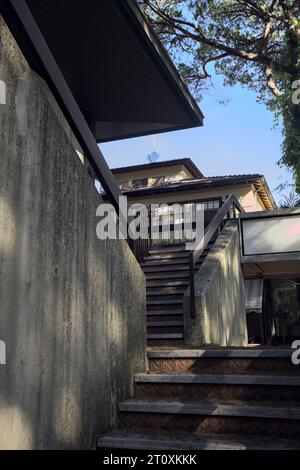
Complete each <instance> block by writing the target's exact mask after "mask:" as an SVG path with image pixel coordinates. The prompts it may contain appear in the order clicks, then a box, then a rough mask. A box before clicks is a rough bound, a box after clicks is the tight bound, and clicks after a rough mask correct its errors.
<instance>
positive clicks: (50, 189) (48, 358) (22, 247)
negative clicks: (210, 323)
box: [0, 19, 146, 449]
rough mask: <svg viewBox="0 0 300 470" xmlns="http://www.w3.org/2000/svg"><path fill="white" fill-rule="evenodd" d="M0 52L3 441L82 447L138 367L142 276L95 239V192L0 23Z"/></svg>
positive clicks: (102, 426)
mask: <svg viewBox="0 0 300 470" xmlns="http://www.w3.org/2000/svg"><path fill="white" fill-rule="evenodd" d="M0 53H1V54H0V57H1V60H0V78H2V79H3V80H4V81H5V83H6V84H7V100H6V105H5V106H1V107H0V133H1V135H0V153H1V156H2V162H1V164H2V171H1V173H0V308H1V323H0V337H1V339H2V340H4V341H5V343H6V347H7V364H6V365H5V366H1V367H0V382H1V389H0V448H2V449H31V448H34V449H38V448H43V449H45V448H47V449H50V448H51V449H59V448H64V449H68V448H70V449H75V448H76V449H84V448H85V449H88V448H91V447H92V446H93V443H94V441H93V440H94V438H95V436H96V435H97V434H98V433H101V432H104V431H106V430H107V429H109V428H111V427H114V426H115V424H116V405H117V402H118V401H119V400H121V399H123V398H125V397H128V396H129V395H130V392H131V385H132V375H133V373H134V372H136V371H141V370H143V368H144V364H145V362H144V361H145V344H146V340H145V338H146V331H145V326H146V321H145V285H144V276H143V273H142V271H141V269H140V267H139V265H138V264H137V262H136V260H135V258H134V256H133V254H132V253H131V251H130V249H129V247H128V246H127V244H126V242H123V241H117V240H115V241H100V240H98V239H97V238H96V231H95V228H96V217H95V214H96V207H97V205H98V204H99V202H100V198H99V195H98V194H97V192H96V190H95V188H94V186H93V183H92V181H91V180H90V179H89V177H88V175H87V173H86V171H85V169H84V167H83V166H82V164H81V162H80V160H79V159H78V157H77V156H76V153H75V151H74V147H73V145H72V143H71V142H70V139H69V138H68V136H67V134H66V133H65V131H64V129H63V127H62V125H61V123H60V121H59V119H58V117H57V115H56V113H55V112H54V111H53V108H52V107H51V106H50V105H49V101H50V99H51V100H52V97H51V98H49V99H48V96H47V93H49V92H48V91H47V87H46V86H45V84H44V83H42V82H41V80H40V79H39V78H38V77H37V76H36V75H35V74H34V73H33V72H32V71H30V69H29V68H28V65H27V63H26V62H25V60H24V58H23V56H22V54H21V53H20V51H19V49H18V48H17V46H16V44H15V42H14V40H13V38H12V37H11V35H10V33H9V31H8V30H7V28H6V25H5V24H4V22H3V20H2V19H0ZM21 104H22V106H21Z"/></svg>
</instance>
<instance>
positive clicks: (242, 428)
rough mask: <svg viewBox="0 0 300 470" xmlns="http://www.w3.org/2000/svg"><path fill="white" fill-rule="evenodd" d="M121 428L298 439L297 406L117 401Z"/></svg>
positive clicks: (299, 408) (298, 408)
mask: <svg viewBox="0 0 300 470" xmlns="http://www.w3.org/2000/svg"><path fill="white" fill-rule="evenodd" d="M119 409H120V415H119V416H120V421H119V422H120V428H121V429H128V428H129V429H135V431H136V432H145V431H148V430H153V429H155V431H156V432H157V433H159V432H160V431H164V432H166V431H169V432H178V431H181V432H190V433H197V434H207V433H209V434H212V433H214V434H221V433H224V434H225V433H226V434H227V433H229V434H232V433H235V434H237V435H247V436H249V435H255V436H270V437H272V438H292V439H299V435H300V406H299V404H298V405H297V404H289V405H288V406H283V405H282V403H276V404H275V403H273V404H272V405H266V404H265V403H262V404H257V403H253V404H251V405H249V402H246V403H244V402H232V401H227V402H217V401H198V402H188V401H178V400H174V401H166V400H153V397H152V399H149V400H146V399H141V400H138V399H134V400H127V401H125V402H122V403H121V404H120V407H119Z"/></svg>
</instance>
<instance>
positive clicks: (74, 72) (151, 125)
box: [22, 0, 203, 142]
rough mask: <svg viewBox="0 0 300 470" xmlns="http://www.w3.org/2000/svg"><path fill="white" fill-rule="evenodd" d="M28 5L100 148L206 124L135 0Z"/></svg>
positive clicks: (31, 1)
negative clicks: (116, 141)
mask: <svg viewBox="0 0 300 470" xmlns="http://www.w3.org/2000/svg"><path fill="white" fill-rule="evenodd" d="M22 1H23V0H22ZM26 3H27V6H28V7H29V9H30V11H31V13H32V15H33V17H34V20H35V22H36V23H37V25H38V27H39V29H40V31H41V33H42V35H43V37H44V39H45V40H46V42H47V45H48V46H49V47H50V49H51V52H52V54H53V56H54V58H55V60H56V62H57V63H58V65H59V68H60V70H61V72H62V73H63V76H64V78H65V80H66V82H67V84H68V86H69V88H70V90H71V92H72V93H73V96H74V98H75V99H76V101H77V103H78V104H79V107H80V109H81V111H82V113H83V114H84V116H85V118H86V121H87V122H88V124H89V126H90V129H91V130H92V133H93V135H94V137H95V138H96V140H97V142H105V141H111V140H116V139H123V138H128V137H134V136H140V135H145V134H153V133H159V132H164V131H171V130H178V129H184V128H190V127H195V126H200V125H202V124H203V115H202V113H201V111H200V109H199V108H198V106H197V104H196V102H195V101H194V99H193V98H192V97H191V95H190V93H189V92H188V90H187V88H186V87H185V85H184V84H183V82H182V80H181V78H180V76H179V74H178V72H177V70H176V69H175V67H174V65H173V63H172V62H171V60H170V59H169V56H168V55H167V54H166V52H165V50H164V48H163V47H162V45H161V44H160V42H159V41H158V40H157V38H156V36H155V35H154V33H153V32H152V31H151V29H150V28H149V25H148V24H147V22H146V21H145V18H144V17H143V15H142V14H141V11H140V10H139V8H138V7H137V4H136V2H135V1H133V0H84V1H81V2H74V1H73V0H26ZM27 49H28V48H27ZM29 60H30V61H31V66H32V67H34V68H36V69H39V64H38V63H37V62H36V61H35V57H34V56H32V57H29ZM38 71H39V73H41V74H43V70H41V69H39V70H38Z"/></svg>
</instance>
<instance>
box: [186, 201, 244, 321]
mask: <svg viewBox="0 0 300 470" xmlns="http://www.w3.org/2000/svg"><path fill="white" fill-rule="evenodd" d="M236 211H238V212H245V211H244V209H243V207H242V206H241V204H240V203H239V201H238V200H237V198H236V197H235V195H234V194H230V195H229V196H228V197H227V199H226V200H225V201H224V203H223V204H222V206H221V207H220V209H219V210H218V212H217V213H216V214H215V215H214V217H213V218H212V220H211V221H210V223H209V224H208V226H207V227H206V229H205V231H204V237H203V239H202V240H200V242H199V243H198V245H197V247H196V248H195V250H194V251H191V252H190V254H189V272H190V315H191V317H192V318H195V316H196V302H195V266H196V264H197V262H198V260H199V258H200V257H201V255H202V254H203V252H204V251H205V249H206V248H207V246H208V244H209V243H210V242H211V240H212V239H213V237H214V235H215V234H216V233H217V232H220V231H221V230H222V228H223V227H224V225H225V224H226V221H227V220H230V219H231V218H233V219H235V218H236Z"/></svg>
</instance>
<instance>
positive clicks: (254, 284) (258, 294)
mask: <svg viewBox="0 0 300 470" xmlns="http://www.w3.org/2000/svg"><path fill="white" fill-rule="evenodd" d="M263 290H264V280H263V279H251V280H246V281H245V302H246V312H257V313H261V312H262V308H263Z"/></svg>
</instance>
